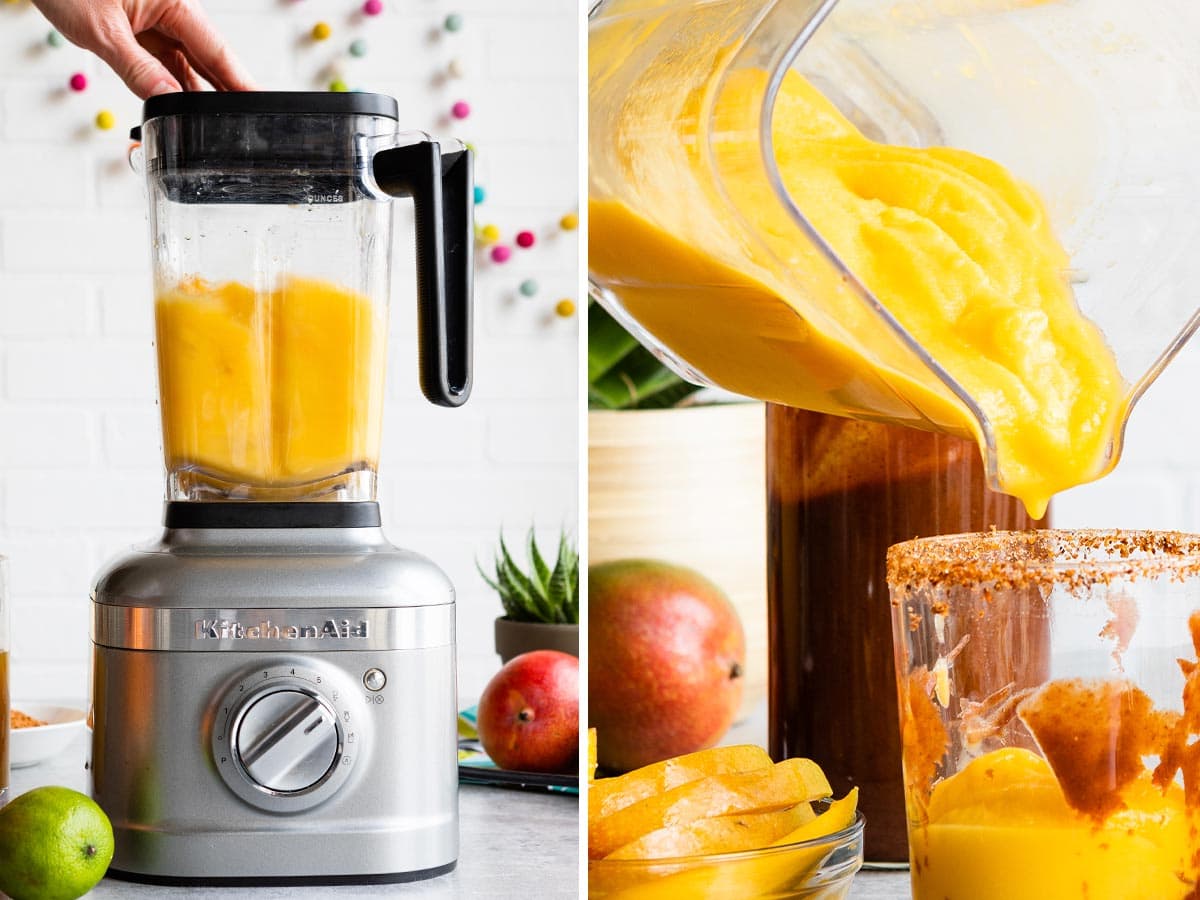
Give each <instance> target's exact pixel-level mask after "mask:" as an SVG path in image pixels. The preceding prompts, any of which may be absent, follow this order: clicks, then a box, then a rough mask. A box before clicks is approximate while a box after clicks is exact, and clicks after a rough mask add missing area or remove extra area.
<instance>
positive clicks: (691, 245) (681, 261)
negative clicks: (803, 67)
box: [588, 34, 1127, 518]
mask: <svg viewBox="0 0 1200 900" xmlns="http://www.w3.org/2000/svg"><path fill="white" fill-rule="evenodd" d="M597 40H598V41H600V42H601V46H596V43H595V42H596V41H597ZM604 40H605V37H604V36H603V35H601V36H600V37H599V38H597V39H594V43H593V47H592V50H591V52H592V55H593V56H596V55H597V54H598V53H599V54H600V56H601V57H602V58H603V57H604V55H605V54H606V53H619V52H620V50H619V47H618V46H617V44H618V43H619V42H620V41H625V42H630V41H632V40H633V39H632V38H631V37H630V36H629V35H627V34H625V35H622V34H615V35H613V36H612V37H611V40H612V41H613V42H614V44H613V46H610V47H607V48H606V47H605V46H603V41H604ZM698 55H699V56H700V57H702V58H703V54H698ZM721 57H722V54H720V53H718V54H714V55H713V56H712V57H711V58H710V59H709V61H708V62H707V65H709V66H712V67H714V71H715V69H716V67H717V66H719V65H720V63H721ZM685 64H686V65H687V66H691V67H695V66H696V65H697V64H698V63H697V62H696V56H689V57H688V58H687V59H686V60H684V61H682V62H680V63H679V65H685ZM659 69H660V70H661V71H657V72H655V71H651V72H648V73H646V74H644V75H643V76H642V78H641V80H640V81H639V82H638V83H637V84H635V85H632V86H623V90H622V91H614V92H612V93H610V94H609V95H607V96H608V97H609V101H608V102H609V103H610V104H611V106H610V108H607V109H603V110H601V111H599V112H596V111H594V112H593V120H592V126H591V127H592V129H593V133H596V129H598V128H604V129H608V131H606V132H605V135H606V136H605V138H604V139H603V141H602V143H603V144H604V145H605V146H606V147H607V148H608V151H607V154H606V155H604V156H603V157H602V158H600V159H599V163H598V162H597V158H596V153H595V151H593V161H592V168H593V170H596V171H597V172H598V173H599V174H597V175H595V176H594V178H593V185H592V199H591V201H590V202H589V206H588V210H589V216H590V225H589V267H590V269H591V271H592V273H593V275H594V276H595V277H597V278H598V279H599V280H600V281H601V282H602V283H604V284H605V285H606V286H608V287H610V288H611V289H612V290H613V291H614V293H615V294H616V295H617V296H618V297H619V299H620V300H621V302H622V304H623V305H624V306H625V308H626V309H627V310H628V311H629V313H630V314H631V315H632V316H633V317H634V318H635V319H636V320H637V321H638V322H639V323H640V324H641V325H642V326H643V327H645V328H646V329H647V330H648V331H649V332H650V333H651V334H653V335H654V336H655V337H656V338H657V339H658V340H660V341H661V342H662V343H663V344H664V345H666V346H667V347H668V348H670V349H671V350H673V351H674V352H675V353H677V354H678V355H679V356H681V357H682V358H683V359H684V360H686V361H687V362H688V363H689V364H691V365H692V366H693V367H694V368H695V369H696V370H697V371H698V372H699V373H700V374H702V375H703V376H705V377H706V378H708V379H710V380H711V381H713V382H715V383H717V384H719V385H721V386H722V387H725V388H728V389H730V390H733V391H736V392H738V393H742V394H746V395H749V396H753V397H757V398H761V399H765V400H769V401H772V402H777V403H783V404H786V405H790V406H797V407H802V408H807V409H813V410H817V411H820V412H829V413H835V414H842V415H862V416H866V417H869V418H877V419H883V420H886V421H892V422H898V423H902V424H908V425H917V426H921V427H926V428H931V429H935V430H941V431H946V432H951V433H957V434H961V435H964V436H970V437H974V438H975V439H976V440H977V441H978V442H979V443H980V445H981V447H983V446H984V445H985V441H986V438H987V434H986V432H985V429H983V428H982V427H981V426H980V425H979V423H978V421H977V418H976V416H975V415H974V414H973V413H972V412H971V411H970V410H969V408H968V406H967V405H966V403H965V402H964V401H963V399H962V398H961V397H959V396H957V395H956V394H955V393H954V392H953V391H952V390H950V389H949V388H948V387H947V386H946V384H945V383H944V382H942V381H941V380H940V379H939V378H938V377H937V376H936V375H935V374H933V372H932V371H931V370H930V369H929V368H928V367H926V366H925V364H924V363H922V362H921V361H920V360H919V359H918V357H917V356H915V355H913V354H912V352H911V350H909V349H908V348H906V347H905V346H904V345H903V344H902V343H901V342H900V341H898V340H897V339H896V337H895V335H894V333H888V329H886V328H885V327H884V326H883V325H882V320H881V318H880V317H879V316H878V315H877V314H876V313H875V312H874V311H873V310H872V309H870V308H869V306H868V304H867V303H864V301H863V299H862V295H861V293H860V292H858V291H856V290H855V289H854V286H853V285H852V284H850V283H848V281H847V279H845V278H843V277H842V276H841V275H840V274H839V273H838V272H837V271H836V269H835V268H834V267H833V266H832V265H831V263H830V261H829V259H828V258H827V256H826V255H825V254H824V251H823V250H821V249H819V247H818V245H817V244H816V243H813V242H812V241H810V240H807V239H806V238H805V236H804V234H803V232H802V231H801V229H800V228H799V227H798V225H797V224H796V221H795V218H794V217H793V216H792V215H791V214H790V213H789V212H788V210H786V209H785V208H784V206H783V205H782V203H781V202H780V201H779V199H778V197H777V196H776V193H775V192H774V191H773V190H772V189H771V187H770V185H769V183H768V181H767V180H766V178H765V177H764V175H763V172H764V167H763V164H762V160H761V156H760V149H759V141H758V136H757V132H756V131H755V130H754V129H753V127H751V126H750V122H751V121H752V118H753V117H752V116H751V115H750V112H749V111H752V110H754V109H756V108H757V107H758V106H759V105H761V103H762V102H763V97H764V96H765V93H766V80H767V76H766V74H765V73H764V72H761V71H753V70H752V71H738V72H733V73H731V74H729V76H728V78H727V80H726V82H725V83H724V85H723V87H722V88H720V89H718V87H717V85H718V84H719V83H720V82H721V79H720V78H717V77H715V76H714V77H713V78H711V79H709V80H708V82H707V83H706V87H705V88H704V89H702V90H700V91H694V90H690V88H689V85H691V84H695V83H697V81H696V80H695V78H694V77H691V76H694V75H695V74H696V73H695V72H694V71H690V72H688V73H682V72H679V71H673V70H672V67H671V65H670V64H665V65H662V66H660V67H659ZM615 72H616V73H617V74H619V73H620V70H619V69H616V70H615ZM606 77H609V75H608V73H607V71H606V70H605V69H604V68H603V67H602V66H601V67H598V68H597V69H594V71H593V74H592V80H593V85H592V91H593V94H594V95H596V94H599V95H604V91H605V87H604V79H605V78H606ZM614 77H615V76H614ZM625 87H627V88H628V89H627V90H625V89H624V88H625ZM614 95H619V99H616V100H614V99H612V97H613V96H614ZM613 107H616V108H613ZM710 110H711V112H709V111H710ZM706 116H709V117H710V118H709V119H706ZM664 119H665V120H666V124H664ZM708 121H711V123H712V124H711V127H710V126H709V125H708V124H707V122H708ZM655 131H657V132H659V133H661V134H662V137H661V139H659V140H653V141H651V140H647V139H646V135H647V133H653V132H655ZM710 135H711V140H710ZM773 140H774V149H775V157H776V163H777V164H778V168H779V173H780V175H781V177H782V180H783V183H784V185H785V186H786V188H787V191H788V193H789V194H790V196H791V199H792V201H793V202H794V203H795V205H796V208H797V209H798V210H800V211H801V213H802V214H803V215H804V216H805V218H806V219H807V220H808V222H809V223H811V225H812V226H813V228H814V229H815V231H816V232H817V233H818V234H819V235H820V236H821V237H822V238H823V239H824V240H825V241H826V242H827V243H828V245H829V248H830V249H832V251H833V252H834V253H836V255H837V256H838V257H839V258H840V259H841V260H842V261H843V262H844V263H845V265H846V266H847V267H848V268H849V270H850V271H851V273H852V274H853V275H854V276H855V278H856V279H857V280H858V281H860V282H861V283H862V284H863V285H864V286H865V287H866V288H867V289H869V291H870V292H871V294H872V295H873V296H874V297H875V298H876V299H878V301H879V302H880V303H881V304H882V306H883V307H884V308H885V309H886V310H887V312H888V313H890V314H891V315H892V316H894V317H895V319H896V320H897V321H898V322H899V323H900V325H902V326H903V328H904V329H906V330H907V332H908V333H909V334H910V335H911V336H912V337H913V338H914V339H915V341H916V343H917V344H919V345H920V346H921V347H923V348H924V349H925V350H926V351H928V353H929V355H930V356H931V357H932V359H933V360H934V361H936V363H938V364H940V366H941V367H943V368H944V370H945V372H946V373H947V374H948V376H949V378H950V379H952V380H953V381H954V382H956V383H957V384H959V385H961V386H962V388H963V389H964V390H965V392H966V394H967V395H968V396H969V397H970V398H972V400H973V401H974V402H975V403H976V404H977V405H978V407H979V410H980V412H981V413H982V415H983V417H984V418H986V421H987V423H988V426H989V427H988V430H990V433H991V438H992V440H993V441H994V447H995V459H996V464H997V470H998V478H999V483H1000V486H1001V488H1002V489H1003V490H1004V491H1006V492H1007V493H1010V494H1013V495H1015V496H1017V497H1019V498H1020V499H1022V500H1023V501H1024V502H1025V504H1026V506H1027V507H1028V508H1029V511H1030V513H1031V514H1032V515H1033V516H1034V517H1035V518H1038V517H1040V516H1041V515H1042V514H1043V512H1044V510H1045V507H1046V504H1047V502H1048V501H1049V498H1050V497H1051V496H1052V495H1053V494H1055V493H1057V492H1058V491H1060V490H1063V489H1065V488H1068V487H1071V486H1073V485H1076V484H1080V483H1083V482H1086V481H1089V480H1092V479H1094V478H1098V477H1099V476H1100V475H1102V474H1104V473H1105V472H1106V471H1107V470H1108V468H1110V467H1111V464H1112V460H1111V452H1110V451H1111V443H1112V440H1113V437H1114V434H1115V433H1116V430H1117V429H1118V428H1119V425H1120V423H1121V422H1122V421H1123V416H1124V409H1125V402H1126V401H1125V397H1126V394H1127V387H1126V385H1125V383H1124V381H1123V379H1122V377H1121V375H1120V373H1119V371H1118V369H1117V365H1116V362H1115V359H1114V357H1113V355H1112V353H1111V351H1110V350H1109V348H1108V346H1107V345H1106V344H1105V341H1104V339H1103V336H1102V335H1101V333H1100V331H1099V330H1098V329H1097V328H1096V327H1095V326H1094V325H1093V324H1092V323H1091V322H1090V321H1088V320H1087V319H1086V318H1085V317H1084V316H1083V315H1082V314H1081V313H1080V311H1079V309H1078V307H1077V306H1076V304H1075V301H1074V297H1073V294H1072V291H1071V288H1070V285H1069V283H1068V281H1067V275H1066V270H1067V267H1068V258H1067V254H1066V252H1065V251H1064V250H1063V248H1062V246H1061V245H1060V244H1059V242H1058V240H1057V239H1056V238H1055V236H1054V234H1053V232H1052V230H1051V227H1050V224H1049V222H1048V220H1047V216H1046V213H1045V210H1044V209H1043V206H1042V203H1041V201H1040V200H1039V198H1038V196H1037V195H1036V193H1035V192H1034V191H1033V190H1032V188H1030V187H1029V186H1028V185H1026V184H1024V183H1022V182H1021V181H1020V180H1018V179H1017V178H1015V177H1014V176H1012V175H1011V174H1009V173H1008V172H1006V171H1005V170H1004V169H1003V168H1002V167H1000V166H999V165H997V164H996V163H993V162H991V161H989V160H987V159H984V158H982V157H979V156H976V155H973V154H971V153H968V152H965V151H962V150H955V149H951V148H946V147H931V148H925V149H914V148H908V147H901V146H891V145H885V144H879V143H875V142H873V141H871V140H869V139H868V138H867V137H865V136H864V135H863V134H862V133H861V132H860V131H859V130H858V129H857V128H856V127H855V126H854V125H853V124H852V123H851V122H850V121H849V120H848V119H847V118H846V117H845V116H843V115H842V113H841V112H839V110H838V109H837V108H836V107H835V106H834V105H833V104H832V103H831V102H830V101H829V100H828V99H826V98H825V97H824V96H823V95H822V94H821V93H820V92H819V91H818V90H817V89H816V88H815V87H814V86H813V85H812V84H811V83H809V82H808V81H807V80H805V79H804V78H803V77H802V76H801V75H799V74H798V73H797V72H795V71H789V72H788V74H787V75H786V76H785V77H784V79H783V82H782V86H781V88H780V92H779V97H778V101H777V103H776V105H775V108H774V118H773ZM714 173H719V178H718V177H717V176H716V175H715V174H714ZM721 191H723V192H724V193H723V194H722V193H721ZM630 198H636V199H635V200H634V199H630ZM735 210H736V211H735Z"/></svg>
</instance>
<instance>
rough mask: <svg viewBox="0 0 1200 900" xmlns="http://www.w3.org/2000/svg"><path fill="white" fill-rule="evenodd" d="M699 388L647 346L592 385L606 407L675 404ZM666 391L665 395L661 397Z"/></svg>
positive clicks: (631, 407)
mask: <svg viewBox="0 0 1200 900" xmlns="http://www.w3.org/2000/svg"><path fill="white" fill-rule="evenodd" d="M698 390H700V388H699V387H697V386H696V385H693V384H689V383H688V382H686V381H684V380H683V379H682V378H680V377H679V376H678V375H676V374H675V373H674V372H672V371H671V370H670V369H668V368H667V367H666V366H664V365H663V364H662V362H660V361H659V359H658V357H656V356H655V355H654V354H653V353H651V352H650V351H649V350H647V349H646V348H645V347H641V346H639V347H637V348H636V349H635V350H633V351H632V352H631V353H629V354H628V355H627V356H626V357H625V359H624V360H622V362H621V366H620V368H619V369H615V370H613V371H611V372H608V373H607V374H605V375H604V376H602V377H601V378H598V379H597V380H596V381H594V382H593V383H591V384H590V385H589V386H588V392H589V396H594V397H596V398H597V399H598V400H599V402H600V403H601V404H602V405H603V406H604V408H606V409H650V408H663V407H666V406H670V405H673V404H674V403H675V402H677V401H678V400H680V399H682V398H683V397H686V396H688V395H690V394H692V393H695V392H696V391H698ZM660 394H665V395H666V396H664V397H661V398H660V397H658V395H660Z"/></svg>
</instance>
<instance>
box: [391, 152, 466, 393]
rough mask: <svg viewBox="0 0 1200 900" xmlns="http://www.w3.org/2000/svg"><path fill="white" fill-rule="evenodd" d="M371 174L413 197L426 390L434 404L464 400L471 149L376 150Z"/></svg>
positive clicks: (423, 388) (420, 343)
mask: <svg viewBox="0 0 1200 900" xmlns="http://www.w3.org/2000/svg"><path fill="white" fill-rule="evenodd" d="M454 143H455V144H457V142H454ZM372 173H373V175H374V178H375V182H376V184H377V185H378V186H379V188H380V189H381V190H382V191H383V192H384V193H386V194H388V195H390V196H393V197H408V198H411V199H412V201H413V206H414V211H415V220H416V241H417V314H418V346H419V351H418V352H419V355H420V361H419V362H420V383H421V391H422V393H423V394H424V395H425V397H426V399H427V400H429V401H430V402H431V403H435V404H437V405H439V406H450V407H454V406H461V405H462V404H463V403H465V402H466V400H467V397H468V396H470V393H471V346H472V341H471V330H472V322H471V320H472V270H473V267H474V259H473V253H472V251H473V243H474V224H473V218H474V198H473V190H474V178H473V161H472V154H471V151H470V150H469V149H467V148H466V147H465V146H463V145H461V144H458V145H457V146H453V147H450V148H448V149H446V150H443V148H442V146H441V144H440V143H438V142H437V141H433V140H428V139H426V140H421V141H418V142H417V143H412V144H405V145H402V146H398V147H390V148H387V149H384V150H380V151H378V152H377V153H375V155H374V157H373V158H372Z"/></svg>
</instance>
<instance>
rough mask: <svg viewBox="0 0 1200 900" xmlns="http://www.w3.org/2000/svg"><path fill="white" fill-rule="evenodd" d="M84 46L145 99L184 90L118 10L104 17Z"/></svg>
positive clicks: (98, 22)
mask: <svg viewBox="0 0 1200 900" xmlns="http://www.w3.org/2000/svg"><path fill="white" fill-rule="evenodd" d="M85 46H89V47H90V49H91V50H92V51H93V52H94V53H95V54H96V55H97V56H99V57H100V58H101V59H102V60H104V61H105V62H106V63H108V65H109V66H110V67H111V68H112V70H113V71H114V72H116V73H117V75H118V76H120V78H121V80H122V81H124V82H125V85H126V86H127V87H128V88H129V89H130V90H131V91H133V92H134V93H135V94H137V95H138V97H140V98H141V99H143V100H145V99H146V98H147V97H153V96H154V95H155V94H166V93H170V92H171V91H178V90H182V86H181V85H180V83H179V82H178V81H177V80H176V79H175V76H174V75H172V74H171V72H170V70H169V69H168V68H167V67H166V66H165V65H163V63H162V62H161V61H160V60H159V59H158V58H157V57H155V56H154V54H153V53H151V52H150V51H149V50H147V49H146V48H145V47H143V46H142V45H141V44H139V43H138V42H137V39H136V38H135V37H134V36H133V30H132V28H131V27H130V25H129V20H128V19H127V18H125V16H124V15H123V14H122V13H121V12H120V11H119V10H117V11H116V14H113V15H105V16H103V17H101V18H100V19H99V20H98V21H97V24H96V31H95V34H93V35H91V36H90V41H89V43H88V44H86V45H85Z"/></svg>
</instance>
